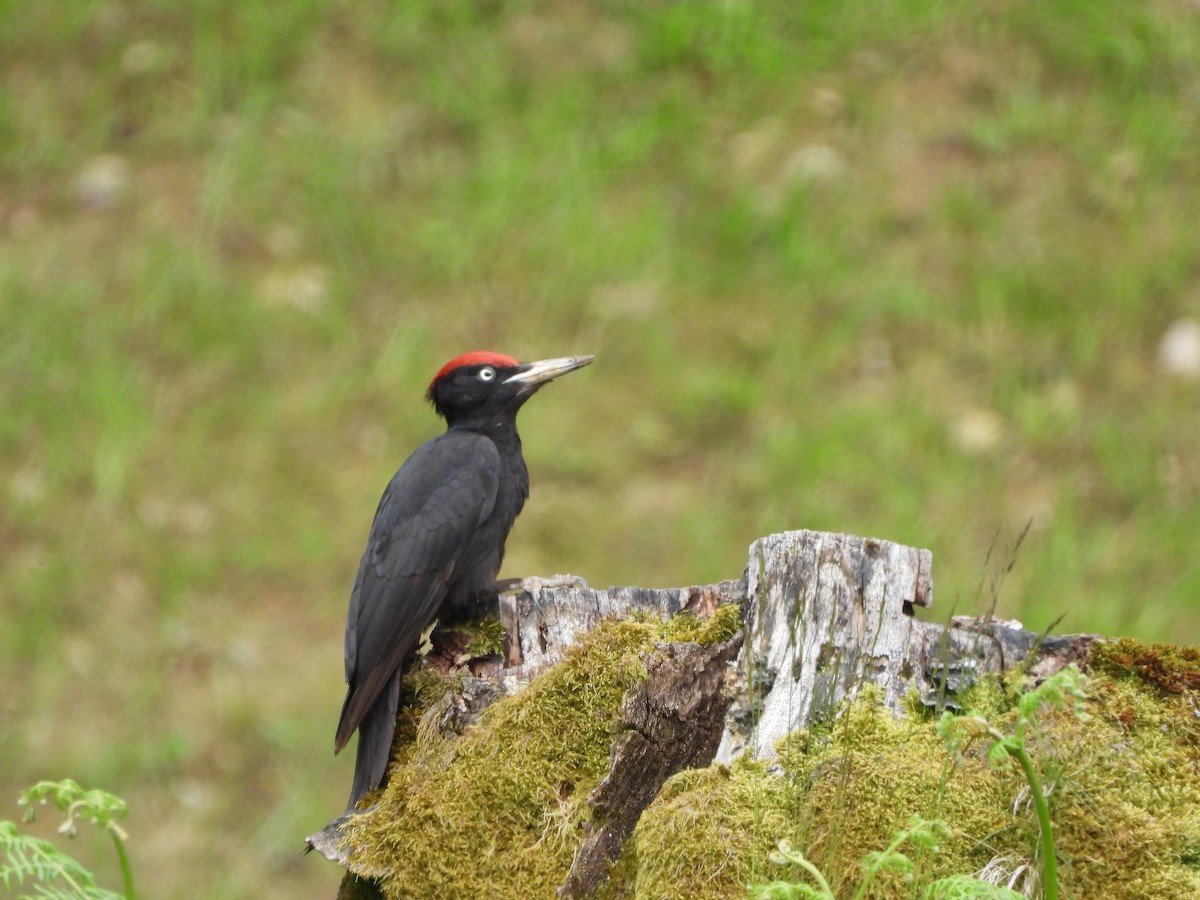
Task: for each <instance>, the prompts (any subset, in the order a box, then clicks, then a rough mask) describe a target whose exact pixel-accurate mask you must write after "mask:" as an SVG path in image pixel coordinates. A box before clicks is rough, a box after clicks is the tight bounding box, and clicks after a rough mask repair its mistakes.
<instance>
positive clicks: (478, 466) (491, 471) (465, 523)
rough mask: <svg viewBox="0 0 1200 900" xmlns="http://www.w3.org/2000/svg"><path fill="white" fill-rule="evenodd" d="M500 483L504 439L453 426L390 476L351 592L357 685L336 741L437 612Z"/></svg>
mask: <svg viewBox="0 0 1200 900" xmlns="http://www.w3.org/2000/svg"><path fill="white" fill-rule="evenodd" d="M499 483H500V454H499V451H498V450H497V449H496V445H495V444H494V443H493V442H492V441H491V440H490V439H489V438H487V437H484V436H483V435H479V434H474V433H472V432H458V431H448V432H446V433H445V434H443V435H441V436H440V437H437V438H434V439H433V440H432V441H429V442H428V443H426V444H423V445H422V446H421V447H419V448H418V449H417V451H416V452H415V453H413V455H412V456H411V457H409V459H408V461H407V462H405V464H404V465H403V466H401V467H400V470H399V471H398V472H397V473H396V475H395V476H394V477H393V478H392V480H391V482H390V483H389V484H388V486H387V489H386V490H385V491H384V493H383V497H382V498H381V499H380V501H379V508H378V509H377V510H376V512H375V521H374V523H373V524H372V526H371V534H370V537H369V539H368V541H367V549H366V551H365V552H364V553H363V557H362V561H361V562H360V563H359V569H358V576H357V578H356V579H355V582H354V590H353V591H352V593H351V596H350V611H349V615H348V616H347V618H346V658H345V662H346V682H347V683H348V684H349V690H348V691H347V694H346V702H345V704H344V705H343V707H342V716H341V721H340V722H339V723H338V729H337V736H336V738H335V741H334V746H335V748H336V749H338V750H340V749H341V748H342V747H344V746H345V745H346V742H347V741H349V740H350V736H351V735H352V734H353V733H354V730H355V729H356V728H358V726H359V725H360V724H361V723H362V720H363V717H364V716H365V715H366V714H367V711H368V710H369V709H370V708H371V705H372V704H373V703H374V702H375V700H376V698H377V697H378V696H379V695H380V693H381V692H382V691H383V690H384V688H385V687H386V686H387V684H388V682H389V681H390V680H391V678H392V676H393V675H394V674H395V673H396V671H397V670H398V669H399V668H400V667H401V666H402V665H403V664H404V661H405V659H406V658H407V657H408V655H409V654H410V653H411V652H412V649H413V645H414V644H415V643H416V641H417V639H418V638H419V637H420V635H421V633H422V632H423V631H424V630H425V629H426V628H428V627H429V624H430V622H432V621H433V620H434V618H435V617H436V615H437V610H438V608H439V607H440V606H441V604H442V602H443V601H444V600H445V599H446V596H447V594H448V593H449V591H450V590H452V589H453V585H454V580H455V576H456V574H458V573H457V572H456V567H457V566H458V564H459V562H460V561H461V560H462V558H463V555H464V553H465V552H466V550H467V548H468V547H469V546H470V545H471V541H472V539H473V537H474V535H475V534H476V532H477V530H478V528H479V526H480V524H481V523H483V522H484V521H486V520H487V518H488V516H490V515H491V513H492V510H493V509H494V508H495V504H496V494H497V491H498V488H499Z"/></svg>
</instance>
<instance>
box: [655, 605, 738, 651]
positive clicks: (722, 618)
mask: <svg viewBox="0 0 1200 900" xmlns="http://www.w3.org/2000/svg"><path fill="white" fill-rule="evenodd" d="M661 627H662V629H663V630H662V640H665V641H692V642H695V643H697V644H719V643H721V642H722V641H727V640H729V639H730V638H731V637H733V636H734V635H735V634H737V633H738V631H740V630H741V627H742V608H741V607H740V606H739V605H738V604H736V603H728V604H726V605H724V606H718V607H717V609H716V610H715V611H714V612H713V614H712V615H711V616H709V617H707V618H701V617H700V616H697V615H694V614H693V613H691V612H682V613H680V614H679V615H676V616H672V617H671V618H670V619H668V620H667V621H665V622H663V623H662V626H661Z"/></svg>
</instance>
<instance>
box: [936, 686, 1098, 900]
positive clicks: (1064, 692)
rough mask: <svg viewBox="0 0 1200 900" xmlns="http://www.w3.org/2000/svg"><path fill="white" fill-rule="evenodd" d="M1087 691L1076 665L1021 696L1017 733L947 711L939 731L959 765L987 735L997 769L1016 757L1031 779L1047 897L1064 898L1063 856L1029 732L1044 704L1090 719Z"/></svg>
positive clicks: (1048, 899)
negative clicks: (1058, 853)
mask: <svg viewBox="0 0 1200 900" xmlns="http://www.w3.org/2000/svg"><path fill="white" fill-rule="evenodd" d="M1084 699H1085V695H1084V693H1083V687H1082V676H1081V675H1080V673H1079V670H1078V669H1077V668H1076V667H1075V666H1074V665H1072V666H1070V667H1068V668H1066V669H1063V670H1062V671H1061V672H1058V673H1056V674H1054V675H1051V676H1050V677H1049V678H1047V679H1046V680H1045V681H1043V682H1042V683H1041V684H1040V685H1038V686H1037V687H1036V688H1034V689H1033V690H1031V691H1029V692H1028V693H1025V694H1022V695H1021V697H1020V698H1019V699H1018V700H1017V719H1016V724H1015V726H1014V727H1013V730H1012V733H1011V734H1005V733H1004V732H1002V731H1001V730H1000V729H999V728H997V727H996V726H995V725H993V724H992V723H990V722H989V721H988V720H987V719H985V718H983V717H982V716H979V715H974V714H967V715H963V716H956V715H954V714H953V713H949V712H946V713H943V714H942V718H941V720H940V721H939V722H938V734H939V735H940V736H941V738H942V740H943V741H945V743H946V747H947V749H948V750H949V751H950V754H951V755H952V756H953V757H954V759H955V762H956V763H961V762H962V761H963V748H964V747H965V746H966V745H967V744H968V743H969V742H971V741H973V740H975V739H977V738H982V739H983V740H985V741H987V742H988V747H987V753H986V756H987V762H988V765H989V766H991V767H992V768H993V769H996V768H999V767H1001V766H1004V765H1007V764H1008V763H1009V762H1010V761H1011V760H1016V762H1017V764H1018V765H1019V766H1020V767H1021V771H1022V772H1023V773H1024V775H1025V780H1026V781H1027V782H1028V783H1029V799H1030V800H1031V801H1032V803H1033V808H1034V811H1035V812H1036V814H1037V818H1038V826H1039V828H1040V831H1041V847H1040V849H1041V857H1042V873H1041V874H1042V889H1043V891H1044V896H1045V897H1046V900H1057V898H1058V860H1057V858H1056V856H1055V852H1054V830H1053V826H1052V825H1051V822H1050V807H1049V804H1048V803H1047V802H1046V795H1047V791H1046V790H1045V789H1044V788H1043V786H1042V778H1041V775H1039V773H1038V771H1037V769H1036V768H1035V767H1034V765H1033V760H1032V759H1031V758H1030V756H1029V752H1028V750H1027V748H1026V736H1027V735H1028V733H1029V730H1030V729H1031V728H1032V727H1033V726H1034V725H1035V724H1036V718H1037V715H1038V713H1039V711H1041V710H1042V709H1043V708H1044V707H1048V706H1049V707H1056V708H1059V709H1063V708H1066V707H1067V706H1068V704H1070V707H1071V709H1072V711H1073V712H1074V714H1075V716H1076V717H1078V718H1079V719H1086V718H1087V713H1086V712H1085V711H1084V707H1083V701H1084Z"/></svg>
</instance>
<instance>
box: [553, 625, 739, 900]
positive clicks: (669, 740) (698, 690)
mask: <svg viewBox="0 0 1200 900" xmlns="http://www.w3.org/2000/svg"><path fill="white" fill-rule="evenodd" d="M741 646H742V635H740V634H738V635H735V636H734V637H733V638H731V639H730V640H728V641H725V642H724V643H721V644H709V645H700V644H668V645H666V646H665V647H663V648H661V649H660V650H659V651H657V652H656V653H655V654H654V655H653V656H652V657H651V658H650V659H649V660H647V662H646V673H647V677H646V680H645V681H644V682H642V683H641V684H640V685H639V686H638V687H637V689H636V690H634V691H632V692H631V693H629V694H628V695H627V696H626V697H625V701H624V703H623V704H622V708H621V715H622V718H623V720H624V724H625V726H626V727H627V728H629V729H630V730H629V731H627V732H625V734H624V735H622V737H621V738H619V739H618V740H617V742H616V743H615V744H614V745H613V749H612V766H611V768H610V769H609V773H608V775H607V776H606V777H605V779H604V780H603V781H601V782H600V784H599V785H597V786H596V789H595V790H594V791H592V794H591V796H590V797H589V798H588V802H589V803H590V804H591V806H592V809H593V811H594V813H595V815H596V820H597V822H598V823H599V824H598V825H597V826H596V827H594V828H593V829H592V831H591V833H590V834H589V835H588V836H587V837H586V838H584V840H583V843H582V844H581V845H580V847H579V851H578V852H577V853H576V854H575V861H574V863H573V864H572V866H571V871H570V873H569V874H568V875H567V879H566V881H565V882H564V883H563V885H562V887H561V888H559V892H558V893H559V896H561V897H590V896H592V895H593V894H595V892H596V889H597V888H598V887H599V886H600V885H601V884H603V883H604V881H605V879H606V878H607V876H608V866H609V863H611V862H612V861H613V860H615V859H616V858H617V856H618V855H619V854H620V852H621V844H622V843H623V842H624V841H625V839H626V838H627V837H629V835H630V834H631V833H632V832H633V828H634V826H635V825H637V823H638V819H639V818H640V817H641V815H642V810H644V809H645V808H646V807H647V806H649V805H650V801H651V800H653V799H654V798H655V797H656V796H657V795H658V792H659V790H660V789H661V788H662V786H663V784H664V783H665V782H666V780H667V779H668V778H670V777H671V776H672V775H674V774H675V773H676V772H681V771H683V770H684V769H690V768H695V767H697V766H705V765H708V763H709V762H711V761H712V758H713V754H714V753H716V750H717V743H718V741H719V740H720V738H721V731H722V728H723V726H724V722H725V711H726V710H727V709H728V707H729V701H730V698H729V697H728V696H727V695H726V693H725V691H724V687H725V677H726V670H727V667H728V664H729V662H730V661H731V660H732V659H733V658H734V656H735V655H736V654H737V652H738V650H739V649H741Z"/></svg>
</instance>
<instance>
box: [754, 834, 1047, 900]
mask: <svg viewBox="0 0 1200 900" xmlns="http://www.w3.org/2000/svg"><path fill="white" fill-rule="evenodd" d="M948 837H950V830H949V829H948V828H947V827H946V824H945V823H944V822H941V821H939V820H937V819H924V818H922V817H921V816H913V817H912V819H910V820H909V823H908V827H907V828H905V829H903V830H901V831H898V832H896V834H895V836H894V837H893V838H892V841H891V843H890V844H888V845H887V847H886V848H884V849H883V850H876V851H872V852H871V853H868V854H866V855H865V856H864V857H863V859H862V867H863V870H864V873H863V878H862V881H860V882H859V884H858V887H857V889H856V890H855V892H854V894H853V897H854V900H862V898H863V897H866V896H867V891H868V889H869V888H870V887H871V884H872V882H874V880H875V877H876V876H877V875H879V873H881V872H899V873H900V874H901V876H902V877H903V878H904V880H905V881H913V880H914V879H915V878H916V875H917V870H916V866H915V865H914V863H913V861H912V860H911V859H909V857H908V856H907V855H906V854H905V853H903V852H902V851H901V849H900V848H901V847H903V846H904V845H905V844H908V845H911V846H913V847H916V848H917V849H919V850H924V851H926V852H929V853H937V852H938V850H939V848H940V846H941V843H942V841H944V840H946V839H947V838H948ZM771 862H773V863H776V864H778V865H795V866H799V867H800V868H801V869H803V870H804V871H805V872H806V873H807V874H808V877H809V878H810V879H811V880H812V882H813V883H812V884H805V883H801V882H791V881H773V882H771V883H770V884H761V885H754V886H752V887H751V888H750V896H751V897H752V898H754V900H836V898H837V895H836V894H835V893H834V892H833V889H832V888H831V887H830V886H829V882H828V881H827V880H826V878H825V876H824V874H822V872H821V870H820V869H818V868H817V867H816V866H815V865H813V863H812V862H810V861H809V860H808V859H807V858H806V857H805V856H804V854H803V853H801V852H800V851H799V850H795V849H793V848H792V846H791V845H790V844H789V843H788V842H787V841H780V842H779V849H778V850H776V851H775V852H773V853H772V854H771ZM923 896H924V897H926V898H928V900H951V898H960V897H963V898H965V897H973V898H992V900H1024V898H1023V897H1022V895H1020V894H1018V893H1016V892H1015V891H1010V890H1008V889H1007V888H1002V887H996V886H995V885H991V884H986V883H984V882H981V881H979V880H978V879H976V878H974V877H972V876H969V875H961V876H953V877H951V878H943V879H939V880H938V881H936V882H934V883H933V884H931V885H930V886H929V887H928V888H927V889H926V891H925V893H924V895H923Z"/></svg>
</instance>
